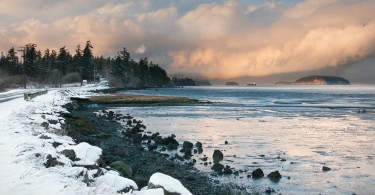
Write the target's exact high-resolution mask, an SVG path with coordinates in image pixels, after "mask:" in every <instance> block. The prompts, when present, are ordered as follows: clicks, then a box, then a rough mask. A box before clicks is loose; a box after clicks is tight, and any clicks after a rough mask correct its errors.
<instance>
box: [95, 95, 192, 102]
mask: <svg viewBox="0 0 375 195" xmlns="http://www.w3.org/2000/svg"><path fill="white" fill-rule="evenodd" d="M90 101H91V102H93V103H98V104H188V103H197V102H198V100H194V99H189V98H186V97H168V96H144V95H129V94H117V95H111V96H92V97H90Z"/></svg>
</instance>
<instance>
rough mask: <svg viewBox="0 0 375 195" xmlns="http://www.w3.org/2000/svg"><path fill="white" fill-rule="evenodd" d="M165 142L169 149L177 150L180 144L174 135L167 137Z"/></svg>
mask: <svg viewBox="0 0 375 195" xmlns="http://www.w3.org/2000/svg"><path fill="white" fill-rule="evenodd" d="M164 144H165V145H166V146H167V149H168V150H177V148H178V146H179V145H180V144H179V143H178V141H176V140H175V139H174V137H173V136H171V137H167V138H165V139H164Z"/></svg>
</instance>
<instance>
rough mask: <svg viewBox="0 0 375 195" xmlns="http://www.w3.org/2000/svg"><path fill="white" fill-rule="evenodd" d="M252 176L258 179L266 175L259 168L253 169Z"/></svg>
mask: <svg viewBox="0 0 375 195" xmlns="http://www.w3.org/2000/svg"><path fill="white" fill-rule="evenodd" d="M251 176H252V177H253V178H254V179H257V178H262V177H263V176H264V173H263V171H262V169H260V168H258V169H256V170H255V171H253V172H252V173H251Z"/></svg>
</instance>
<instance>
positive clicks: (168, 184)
mask: <svg viewBox="0 0 375 195" xmlns="http://www.w3.org/2000/svg"><path fill="white" fill-rule="evenodd" d="M160 187H162V188H164V190H165V191H168V192H170V193H178V194H181V195H192V193H191V192H190V191H189V190H187V189H186V188H185V187H184V186H183V185H182V184H181V182H180V181H178V180H177V179H175V178H173V177H171V176H169V175H165V174H163V173H154V174H153V175H152V176H151V177H150V180H149V182H148V188H149V189H153V188H160Z"/></svg>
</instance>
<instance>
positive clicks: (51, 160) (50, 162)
mask: <svg viewBox="0 0 375 195" xmlns="http://www.w3.org/2000/svg"><path fill="white" fill-rule="evenodd" d="M46 159H47V162H46V163H44V166H46V168H49V167H55V166H63V165H64V163H62V162H59V161H57V158H54V157H52V156H51V155H50V154H48V155H47V157H46Z"/></svg>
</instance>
